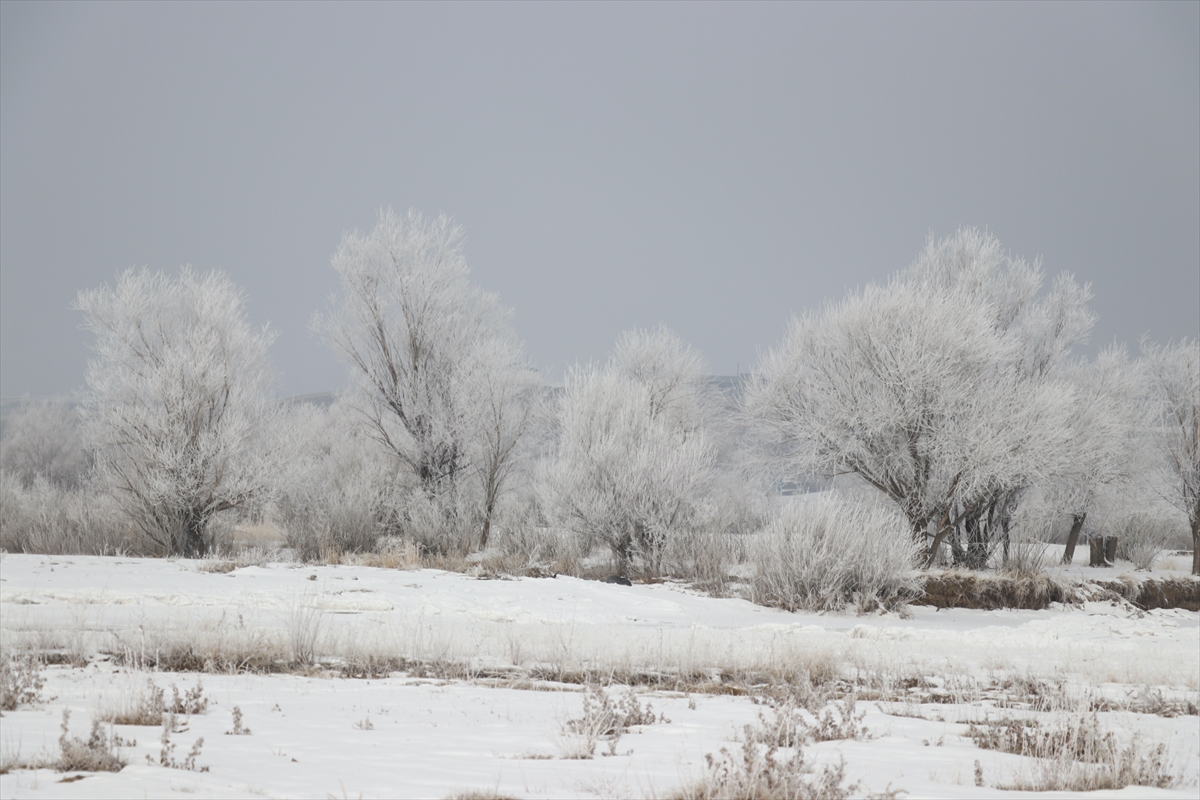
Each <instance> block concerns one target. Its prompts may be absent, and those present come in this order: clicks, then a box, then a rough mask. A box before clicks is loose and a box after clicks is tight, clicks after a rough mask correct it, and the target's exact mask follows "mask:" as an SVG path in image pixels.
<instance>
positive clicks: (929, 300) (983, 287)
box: [745, 231, 1072, 562]
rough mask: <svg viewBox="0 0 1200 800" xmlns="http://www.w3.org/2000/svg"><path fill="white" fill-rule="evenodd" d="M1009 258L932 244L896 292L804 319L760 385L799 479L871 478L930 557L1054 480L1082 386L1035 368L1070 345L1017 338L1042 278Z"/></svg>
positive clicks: (872, 289) (755, 409)
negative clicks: (965, 528)
mask: <svg viewBox="0 0 1200 800" xmlns="http://www.w3.org/2000/svg"><path fill="white" fill-rule="evenodd" d="M997 252H998V246H997V245H996V244H995V242H994V240H993V239H992V238H991V237H988V236H985V235H981V234H977V233H975V232H972V231H964V232H960V233H959V234H957V235H956V236H954V237H951V238H950V239H947V240H944V241H943V242H941V243H932V242H931V243H930V245H929V247H927V248H926V251H925V252H924V253H923V254H922V256H921V257H919V258H918V260H917V262H916V263H915V264H914V266H913V267H912V268H910V270H909V271H908V272H907V273H902V274H901V275H899V276H897V278H895V279H893V280H892V281H891V282H890V283H888V284H887V285H885V286H874V285H873V286H868V287H867V288H866V289H864V290H861V291H857V292H853V293H851V294H850V295H849V296H848V297H847V298H846V299H845V300H843V301H842V302H840V303H835V304H830V305H828V306H826V307H825V308H824V309H823V310H822V311H821V312H819V313H809V314H806V315H804V316H802V317H799V318H796V319H793V320H792V323H791V325H790V327H789V329H788V332H787V334H786V335H785V337H784V341H783V342H782V343H781V344H780V345H779V346H778V347H776V348H774V349H773V350H772V351H771V352H770V353H769V354H768V355H767V356H766V357H765V358H764V360H763V362H762V364H761V365H760V368H759V371H758V372H757V373H756V375H755V376H754V379H753V381H752V383H751V386H750V387H749V389H748V391H747V397H746V404H745V409H746V411H747V413H748V414H749V415H750V416H751V417H752V418H753V419H754V420H755V421H756V422H757V423H758V425H760V426H761V428H762V429H764V430H765V431H766V432H767V434H768V437H769V438H768V441H770V442H771V443H772V445H773V447H774V448H776V449H777V450H778V452H780V453H781V454H783V460H784V462H785V468H786V469H788V471H789V472H791V473H793V474H794V473H800V472H809V473H813V472H815V473H819V474H824V475H836V474H841V473H852V474H855V475H857V476H858V477H859V478H861V479H862V480H864V481H865V482H866V483H868V484H869V485H871V486H873V487H875V488H876V489H878V490H879V491H881V492H883V493H884V494H885V495H887V496H888V497H890V498H891V499H892V500H893V501H895V502H896V504H897V505H898V506H899V507H900V509H901V510H902V511H903V512H904V514H905V516H906V517H907V518H908V520H909V523H910V525H911V527H912V530H913V534H914V535H915V536H917V537H919V538H925V537H928V544H929V549H928V559H929V560H930V561H931V562H932V560H933V559H934V558H935V557H936V555H937V552H938V549H939V547H940V546H941V544H942V543H943V542H944V541H946V540H947V539H948V537H950V536H952V535H953V534H954V533H955V532H956V530H957V529H958V528H959V526H960V525H963V524H964V523H965V522H967V521H969V520H975V521H976V522H979V521H980V520H981V519H989V518H993V517H994V516H995V515H996V514H997V513H999V514H1003V513H1004V512H1005V509H1003V508H999V509H998V508H997V505H998V503H999V502H1000V501H1002V500H1003V499H1004V498H1005V497H1006V496H1009V495H1011V493H1013V492H1016V491H1019V490H1020V489H1021V488H1022V487H1026V486H1029V485H1032V484H1034V483H1036V482H1038V481H1039V480H1042V479H1044V478H1045V476H1046V475H1048V474H1049V473H1050V472H1051V471H1052V469H1053V467H1054V465H1055V463H1056V460H1057V459H1058V458H1061V450H1062V447H1063V445H1064V443H1065V441H1066V438H1067V430H1066V426H1065V421H1066V418H1067V416H1068V414H1069V411H1070V407H1071V402H1072V392H1071V391H1070V388H1069V387H1068V386H1065V385H1064V384H1062V383H1060V382H1058V381H1055V380H1052V379H1050V378H1049V377H1047V376H1046V375H1045V374H1044V371H1043V370H1042V369H1040V368H1038V367H1037V365H1038V364H1042V363H1048V362H1049V361H1050V360H1052V359H1053V358H1054V357H1055V354H1056V352H1057V351H1058V349H1060V348H1062V347H1063V346H1064V345H1063V344H1062V341H1063V339H1062V338H1052V337H1047V336H1045V335H1042V336H1022V335H1019V331H1020V329H1021V327H1022V325H1023V324H1029V325H1031V326H1032V324H1033V321H1032V317H1033V316H1034V315H1032V314H1031V313H1029V312H1030V309H1031V308H1032V309H1033V310H1039V309H1040V307H1039V306H1038V305H1037V304H1034V303H1033V297H1034V296H1035V295H1036V288H1037V285H1038V282H1039V279H1038V274H1037V272H1036V270H1033V269H1032V268H1030V267H1028V266H1027V265H1024V264H1023V262H1011V263H1009V262H1005V261H1003V260H999V261H998V257H997ZM1006 263H1007V266H1005V265H1006ZM1060 285H1061V286H1063V289H1064V291H1063V294H1070V292H1067V291H1066V289H1067V288H1068V287H1069V284H1068V283H1066V282H1063V283H1061V284H1060ZM1031 304H1032V305H1031ZM1045 316H1047V317H1049V318H1050V319H1052V320H1053V319H1054V318H1055V315H1054V314H1052V313H1048V314H1046V315H1045ZM1067 316H1068V318H1069V317H1070V315H1067ZM1022 320H1026V321H1027V322H1026V323H1022ZM1047 327H1049V328H1050V329H1051V331H1053V330H1054V329H1055V328H1056V327H1062V328H1063V329H1065V327H1066V326H1065V325H1064V324H1063V323H1061V322H1055V323H1054V324H1052V325H1049V326H1047Z"/></svg>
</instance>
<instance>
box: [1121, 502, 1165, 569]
mask: <svg viewBox="0 0 1200 800" xmlns="http://www.w3.org/2000/svg"><path fill="white" fill-rule="evenodd" d="M1109 533H1110V535H1112V536H1115V537H1117V558H1122V559H1125V560H1127V561H1132V562H1133V566H1134V569H1144V570H1147V571H1149V569H1150V567H1151V566H1153V564H1154V559H1156V558H1158V556H1159V554H1161V553H1162V551H1163V549H1164V548H1165V547H1166V546H1167V542H1168V541H1169V540H1170V539H1171V538H1172V531H1171V527H1170V524H1169V523H1168V522H1167V521H1166V520H1164V519H1162V518H1161V517H1159V516H1158V515H1156V514H1151V513H1147V512H1133V513H1129V514H1125V515H1124V516H1122V517H1120V518H1118V519H1117V521H1116V523H1115V524H1114V525H1113V526H1112V528H1111V530H1110V532H1109Z"/></svg>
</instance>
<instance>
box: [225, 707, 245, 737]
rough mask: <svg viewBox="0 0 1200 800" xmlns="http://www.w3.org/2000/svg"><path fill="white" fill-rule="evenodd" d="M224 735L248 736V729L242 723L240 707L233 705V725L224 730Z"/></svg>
mask: <svg viewBox="0 0 1200 800" xmlns="http://www.w3.org/2000/svg"><path fill="white" fill-rule="evenodd" d="M225 735H226V736H249V735H250V729H249V728H247V727H245V726H243V725H242V709H241V708H239V707H238V706H234V707H233V727H232V728H231V729H229V730H227V731H225Z"/></svg>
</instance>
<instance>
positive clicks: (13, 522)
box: [0, 472, 162, 555]
mask: <svg viewBox="0 0 1200 800" xmlns="http://www.w3.org/2000/svg"><path fill="white" fill-rule="evenodd" d="M0 550H6V551H8V552H10V553H52V554H68V553H80V554H88V555H116V554H118V553H126V554H156V555H161V554H162V551H161V550H156V549H155V547H154V544H153V543H152V542H148V541H146V540H145V539H144V538H143V537H141V536H138V535H136V534H135V533H134V532H133V531H132V530H131V529H130V528H129V525H128V523H127V522H125V521H124V520H123V519H122V518H121V516H120V513H119V510H118V509H117V507H116V505H115V503H114V502H113V500H112V498H111V497H109V496H108V495H107V494H103V493H100V492H97V491H95V490H93V489H92V488H90V487H88V486H84V487H82V488H79V489H67V488H64V487H62V486H59V485H56V484H54V483H52V482H51V481H49V480H48V479H47V478H46V477H44V476H42V475H38V476H37V477H35V478H34V480H33V483H32V484H31V485H29V486H25V485H23V484H22V483H21V481H20V479H19V478H18V477H17V476H16V475H15V474H11V473H7V472H6V473H0Z"/></svg>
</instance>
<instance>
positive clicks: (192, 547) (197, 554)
mask: <svg viewBox="0 0 1200 800" xmlns="http://www.w3.org/2000/svg"><path fill="white" fill-rule="evenodd" d="M204 527H205V525H204V517H203V516H201V515H200V514H199V513H198V512H196V511H189V512H187V516H185V517H184V521H183V536H184V540H183V553H182V554H181V555H183V557H184V558H204V556H205V555H206V554H207V552H208V542H206V541H205V540H204Z"/></svg>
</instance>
